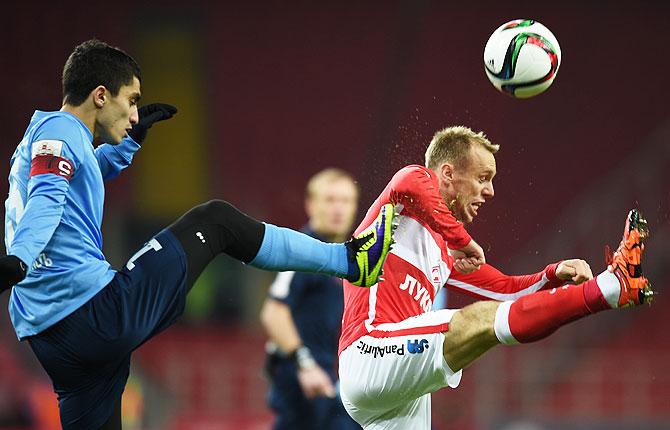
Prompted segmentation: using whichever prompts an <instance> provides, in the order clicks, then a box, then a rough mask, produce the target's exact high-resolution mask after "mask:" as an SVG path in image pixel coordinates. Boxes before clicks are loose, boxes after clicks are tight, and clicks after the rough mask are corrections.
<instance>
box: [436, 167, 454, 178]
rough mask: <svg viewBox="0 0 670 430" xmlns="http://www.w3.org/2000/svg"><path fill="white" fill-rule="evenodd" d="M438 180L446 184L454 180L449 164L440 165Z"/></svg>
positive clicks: (452, 169) (452, 170)
mask: <svg viewBox="0 0 670 430" xmlns="http://www.w3.org/2000/svg"><path fill="white" fill-rule="evenodd" d="M438 175H439V176H440V179H441V180H442V181H444V182H446V183H450V182H451V181H453V180H454V166H453V164H451V163H442V164H441V165H440V167H439V169H438Z"/></svg>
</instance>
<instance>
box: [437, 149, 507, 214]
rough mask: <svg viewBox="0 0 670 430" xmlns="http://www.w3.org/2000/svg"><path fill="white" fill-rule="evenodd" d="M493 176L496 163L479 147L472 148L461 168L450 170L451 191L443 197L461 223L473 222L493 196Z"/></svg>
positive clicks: (485, 150)
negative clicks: (451, 173)
mask: <svg viewBox="0 0 670 430" xmlns="http://www.w3.org/2000/svg"><path fill="white" fill-rule="evenodd" d="M495 175H496V160H495V157H494V156H493V154H492V153H491V152H490V151H488V150H487V149H486V148H484V147H483V146H481V145H472V146H471V147H470V155H469V156H468V158H467V162H466V163H465V165H464V166H463V167H461V168H455V169H454V171H453V175H452V181H451V187H452V192H451V193H450V195H448V196H445V197H446V198H445V201H446V203H447V205H449V207H450V209H451V210H452V212H453V214H454V216H455V217H456V219H458V220H459V221H461V222H463V223H470V222H472V221H473V220H474V218H475V217H476V216H477V213H478V211H479V209H480V207H481V206H482V205H483V204H484V203H485V202H486V200H488V199H490V198H492V197H493V194H494V192H493V177H494V176H495Z"/></svg>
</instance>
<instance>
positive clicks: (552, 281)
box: [544, 261, 565, 289]
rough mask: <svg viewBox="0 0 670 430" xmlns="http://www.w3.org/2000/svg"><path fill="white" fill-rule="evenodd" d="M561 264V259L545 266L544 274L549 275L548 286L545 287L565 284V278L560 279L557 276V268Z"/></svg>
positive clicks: (549, 287)
mask: <svg viewBox="0 0 670 430" xmlns="http://www.w3.org/2000/svg"><path fill="white" fill-rule="evenodd" d="M559 264H561V261H558V262H556V263H552V264H550V265H548V266H547V267H545V268H544V274H545V275H546V276H547V279H548V280H549V282H548V283H547V286H546V287H545V288H544V289H551V288H558V287H561V286H563V285H564V284H565V281H564V280H562V279H559V278H558V277H557V276H556V269H558V265H559Z"/></svg>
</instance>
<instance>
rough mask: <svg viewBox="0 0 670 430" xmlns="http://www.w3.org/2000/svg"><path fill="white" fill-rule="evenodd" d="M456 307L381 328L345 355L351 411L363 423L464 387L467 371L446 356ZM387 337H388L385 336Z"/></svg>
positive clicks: (343, 375) (343, 372) (345, 393)
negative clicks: (447, 334) (456, 369)
mask: <svg viewBox="0 0 670 430" xmlns="http://www.w3.org/2000/svg"><path fill="white" fill-rule="evenodd" d="M455 313H456V311H455V310H442V311H436V312H429V313H426V314H423V315H420V316H417V317H413V318H409V319H407V320H404V321H402V322H399V323H394V324H383V325H379V326H377V328H376V330H373V331H372V332H371V335H367V336H363V337H361V338H360V339H358V340H357V341H356V342H354V343H353V344H352V345H350V346H349V347H348V348H347V349H345V350H344V351H343V352H342V354H341V355H340V367H339V368H340V382H341V391H342V398H343V401H344V405H345V407H346V409H347V412H349V414H350V415H351V416H352V417H353V418H354V419H355V420H356V421H357V422H359V423H363V422H366V421H367V419H368V418H369V417H370V416H379V415H380V414H382V413H385V412H387V411H389V410H391V409H395V408H397V407H399V406H400V405H403V404H406V403H408V402H411V401H413V400H415V399H418V398H419V397H421V396H423V395H424V394H427V393H431V392H434V391H437V390H438V389H440V388H443V387H446V386H451V387H456V386H458V384H459V382H460V378H461V372H453V371H452V370H451V369H450V368H449V366H448V365H447V363H446V361H445V360H444V349H443V348H444V334H443V333H442V332H441V330H447V329H448V325H449V321H450V320H451V318H452V316H453V315H454V314H455ZM381 336H383V337H381Z"/></svg>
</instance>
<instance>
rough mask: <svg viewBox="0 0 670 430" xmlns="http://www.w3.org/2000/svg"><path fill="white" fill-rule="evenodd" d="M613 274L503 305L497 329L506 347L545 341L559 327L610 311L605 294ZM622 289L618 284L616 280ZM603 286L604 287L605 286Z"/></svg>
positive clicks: (498, 315)
mask: <svg viewBox="0 0 670 430" xmlns="http://www.w3.org/2000/svg"><path fill="white" fill-rule="evenodd" d="M612 276H613V275H612V274H611V273H609V272H603V273H602V274H601V275H599V276H598V277H596V278H594V279H591V280H589V281H586V282H584V283H583V284H580V285H565V286H563V287H560V288H554V289H551V290H545V291H538V292H537V293H533V294H529V295H527V296H523V297H521V298H519V299H517V300H515V301H508V302H503V303H501V304H500V306H499V307H498V309H497V311H496V317H495V322H494V329H495V333H496V337H497V338H498V340H499V341H500V343H503V344H508V345H509V344H515V343H529V342H535V341H537V340H540V339H543V338H545V337H547V336H549V335H550V334H552V333H553V332H555V331H556V330H557V329H558V328H559V327H561V326H563V325H565V324H568V323H570V322H572V321H575V320H577V319H579V318H582V317H584V316H586V315H590V314H593V313H596V312H600V311H603V310H606V309H611V306H610V305H609V304H608V302H607V300H606V299H605V297H604V295H603V289H604V290H607V288H610V283H611V282H612V279H611V277H612ZM614 282H615V283H616V285H617V288H618V281H617V280H616V278H614ZM600 284H603V285H602V286H601V285H600Z"/></svg>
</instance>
